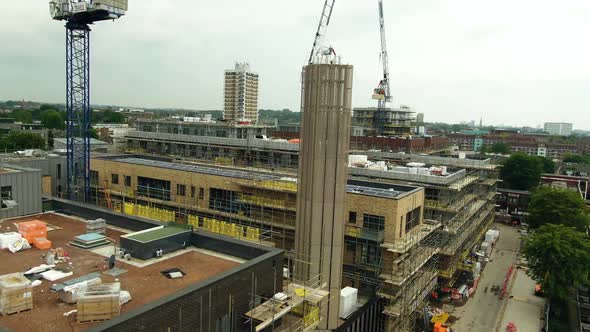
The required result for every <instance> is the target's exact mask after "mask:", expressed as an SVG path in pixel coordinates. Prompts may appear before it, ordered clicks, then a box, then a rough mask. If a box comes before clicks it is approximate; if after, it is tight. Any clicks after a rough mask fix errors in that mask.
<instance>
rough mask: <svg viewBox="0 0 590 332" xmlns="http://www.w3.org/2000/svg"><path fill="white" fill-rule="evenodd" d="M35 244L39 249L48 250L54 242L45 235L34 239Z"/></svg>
mask: <svg viewBox="0 0 590 332" xmlns="http://www.w3.org/2000/svg"><path fill="white" fill-rule="evenodd" d="M33 245H34V246H35V247H37V248H38V249H41V250H47V249H51V246H52V245H53V244H52V243H51V241H49V240H47V239H46V238H44V237H37V238H35V239H33Z"/></svg>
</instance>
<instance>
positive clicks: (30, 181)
mask: <svg viewBox="0 0 590 332" xmlns="http://www.w3.org/2000/svg"><path fill="white" fill-rule="evenodd" d="M3 168H8V169H14V170H17V171H15V172H7V173H0V187H5V186H10V187H12V200H14V201H16V203H17V204H18V205H17V206H16V207H14V208H9V209H1V208H0V218H2V219H3V218H10V217H16V216H22V215H27V214H34V213H39V212H41V171H40V170H38V169H32V168H26V167H22V166H17V165H5V166H4V167H3Z"/></svg>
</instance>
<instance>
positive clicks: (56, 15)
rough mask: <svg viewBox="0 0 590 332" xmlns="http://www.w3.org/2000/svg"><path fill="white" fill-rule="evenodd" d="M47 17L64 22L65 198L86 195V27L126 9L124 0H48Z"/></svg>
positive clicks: (87, 28) (88, 152)
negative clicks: (48, 13) (66, 183)
mask: <svg viewBox="0 0 590 332" xmlns="http://www.w3.org/2000/svg"><path fill="white" fill-rule="evenodd" d="M49 12H50V14H51V17H52V18H53V19H54V20H57V21H65V22H66V25H65V27H66V112H67V116H66V135H67V181H68V185H67V195H68V199H71V200H76V201H82V202H86V201H88V199H89V196H90V130H91V127H90V115H91V114H90V27H89V25H91V24H93V23H94V22H98V21H104V20H115V19H118V18H120V17H121V16H123V15H125V13H126V12H127V0H52V1H50V2H49Z"/></svg>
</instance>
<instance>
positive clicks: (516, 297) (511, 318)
mask: <svg viewBox="0 0 590 332" xmlns="http://www.w3.org/2000/svg"><path fill="white" fill-rule="evenodd" d="M535 284H536V282H535V281H534V280H533V279H531V277H529V276H528V275H527V274H526V273H525V272H524V271H522V270H517V271H516V276H515V278H514V283H513V284H512V289H511V292H510V295H511V298H509V299H508V300H507V301H508V304H507V306H506V311H505V312H504V315H503V320H502V325H500V327H506V325H508V323H510V322H512V323H514V324H515V325H516V327H517V328H518V332H539V331H540V330H541V327H542V324H541V317H542V316H543V310H544V308H545V302H546V298H544V297H538V296H535ZM500 331H503V330H502V329H500Z"/></svg>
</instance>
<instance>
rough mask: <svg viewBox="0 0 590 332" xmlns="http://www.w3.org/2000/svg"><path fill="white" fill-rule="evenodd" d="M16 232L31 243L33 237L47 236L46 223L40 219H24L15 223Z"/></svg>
mask: <svg viewBox="0 0 590 332" xmlns="http://www.w3.org/2000/svg"><path fill="white" fill-rule="evenodd" d="M17 227H18V232H19V233H20V234H21V235H22V236H23V238H25V239H27V241H29V244H32V243H33V241H34V240H35V238H41V237H44V238H46V237H47V224H46V223H44V222H42V221H40V220H32V221H25V222H21V223H18V224H17Z"/></svg>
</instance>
